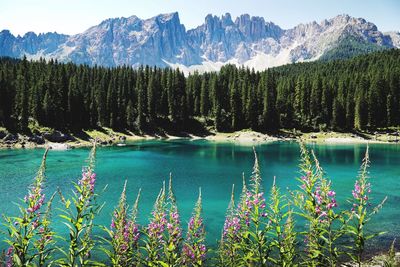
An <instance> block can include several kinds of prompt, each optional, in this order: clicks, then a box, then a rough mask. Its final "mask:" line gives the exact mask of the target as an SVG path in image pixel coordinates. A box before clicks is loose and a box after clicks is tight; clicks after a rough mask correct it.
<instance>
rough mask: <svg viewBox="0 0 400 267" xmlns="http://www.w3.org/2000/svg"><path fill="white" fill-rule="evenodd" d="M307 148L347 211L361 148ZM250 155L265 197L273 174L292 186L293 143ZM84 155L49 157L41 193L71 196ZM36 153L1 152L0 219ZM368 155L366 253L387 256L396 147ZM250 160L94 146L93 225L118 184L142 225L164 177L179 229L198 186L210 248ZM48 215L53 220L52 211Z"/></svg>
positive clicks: (222, 149) (233, 153)
mask: <svg viewBox="0 0 400 267" xmlns="http://www.w3.org/2000/svg"><path fill="white" fill-rule="evenodd" d="M309 147H310V148H311V147H312V149H314V151H315V153H316V155H317V156H318V158H319V160H320V162H321V165H322V167H323V168H324V170H325V171H326V172H327V175H328V177H329V178H330V179H331V180H332V181H333V187H334V189H335V190H336V191H337V193H338V201H339V203H340V205H341V207H342V208H346V207H347V204H346V199H347V198H349V197H350V196H351V190H352V188H353V186H354V179H355V177H356V175H357V172H358V169H359V166H360V164H361V161H362V158H363V156H364V153H365V149H366V145H364V144H351V145H347V144H346V145H325V144H321V145H309ZM256 149H257V152H258V154H259V158H260V164H261V170H262V177H263V183H264V188H265V190H266V191H269V188H270V186H271V184H272V179H273V176H276V180H277V183H278V185H279V186H280V187H281V191H282V192H287V188H289V189H295V188H296V187H297V185H298V182H297V181H296V180H295V177H297V176H298V167H297V166H298V164H299V146H298V144H297V143H294V142H293V143H292V142H276V143H269V144H262V145H257V146H256ZM88 152H89V149H87V148H80V149H74V150H68V151H50V152H49V155H48V162H47V183H46V186H47V188H46V191H47V193H48V195H50V194H51V193H52V192H54V191H55V190H56V189H57V188H58V187H59V188H60V189H61V190H62V191H63V192H64V194H70V193H71V189H72V187H71V181H76V180H77V179H78V178H79V176H80V172H81V166H82V165H83V164H84V162H85V159H86V158H87V156H88ZM42 154H43V150H42V149H33V150H1V151H0V185H1V186H0V214H8V215H12V214H13V212H16V211H17V207H16V205H15V204H13V202H18V198H22V197H23V196H24V195H25V193H26V188H27V186H29V184H30V183H31V181H32V178H33V177H34V176H35V172H36V170H37V168H38V166H39V165H40V160H41V157H42ZM370 157H371V161H372V166H371V169H370V171H371V177H372V178H371V183H372V185H373V193H372V197H373V202H375V203H378V202H379V201H381V200H382V199H383V198H384V197H385V196H387V197H388V200H387V202H386V204H385V206H384V208H383V210H382V211H381V213H379V214H378V215H377V216H376V217H375V218H374V219H373V221H372V222H371V224H370V230H373V231H386V232H387V234H385V235H382V236H381V237H379V239H375V241H374V242H372V243H371V246H370V250H381V249H385V250H386V249H387V248H388V246H389V243H390V242H391V241H392V240H393V238H396V237H397V239H399V238H400V146H399V145H385V144H373V145H370ZM253 162H254V157H253V152H252V147H251V146H241V145H237V144H233V143H215V142H208V141H204V140H196V141H190V140H175V141H145V142H137V143H133V144H130V145H128V146H125V147H104V148H98V151H97V164H96V173H97V175H98V184H97V185H98V188H103V187H104V186H106V185H108V187H107V189H106V191H105V193H104V194H103V195H102V197H101V200H100V202H106V204H105V206H104V209H103V210H102V212H101V214H100V216H99V217H98V219H97V222H98V223H102V224H105V225H109V223H110V215H111V213H112V210H113V209H114V207H115V205H116V203H117V201H118V198H119V195H120V193H121V190H122V186H123V183H124V181H125V180H128V189H127V193H128V200H129V202H130V203H133V201H134V199H135V197H136V194H137V192H138V190H139V188H142V198H141V201H140V220H141V222H142V223H145V222H146V218H147V217H148V216H149V214H150V212H151V208H152V205H153V202H154V200H155V198H156V195H157V194H158V192H159V190H160V188H161V186H162V182H163V181H164V180H165V181H167V180H168V177H169V173H170V172H171V173H172V174H173V184H174V189H175V193H176V196H177V199H178V205H179V209H180V212H181V216H182V220H183V222H184V223H185V224H186V222H187V220H188V218H189V216H190V214H191V212H192V208H193V205H194V203H195V201H196V199H197V194H198V190H199V187H201V188H202V193H203V203H204V206H203V210H204V217H205V223H206V230H207V240H208V242H209V244H210V245H213V244H215V242H216V240H217V239H218V238H219V237H220V233H221V228H222V225H223V221H224V214H225V210H226V207H227V205H228V202H229V199H230V191H231V187H232V184H235V185H237V186H236V190H235V191H236V193H237V195H238V194H239V192H240V190H241V183H242V172H244V173H245V176H246V177H249V176H250V173H251V170H252V166H253ZM56 202H59V200H58V199H57V200H56ZM56 205H57V204H56ZM53 216H54V217H55V218H56V220H58V219H57V212H55V214H54V215H53ZM56 228H57V229H58V230H59V231H65V228H63V226H62V224H60V223H58V224H56ZM98 234H101V233H100V232H98ZM1 247H4V244H1Z"/></svg>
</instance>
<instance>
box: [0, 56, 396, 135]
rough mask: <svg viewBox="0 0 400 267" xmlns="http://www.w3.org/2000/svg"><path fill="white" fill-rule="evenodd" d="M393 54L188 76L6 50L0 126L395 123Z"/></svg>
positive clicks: (231, 127)
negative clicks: (12, 55) (13, 55)
mask: <svg viewBox="0 0 400 267" xmlns="http://www.w3.org/2000/svg"><path fill="white" fill-rule="evenodd" d="M399 62H400V51H399V50H390V51H382V52H376V53H372V54H368V55H363V56H358V57H355V58H353V59H349V60H338V61H330V62H323V61H321V62H310V63H301V64H291V65H286V66H282V67H278V68H272V69H268V70H266V71H262V72H255V71H253V70H250V69H245V68H237V67H235V66H232V65H228V66H225V67H223V68H222V69H221V71H220V72H218V73H215V72H212V73H204V74H198V73H193V74H191V75H189V76H188V77H185V76H184V75H183V73H182V72H180V71H179V70H172V69H160V68H153V67H149V66H143V67H140V68H138V69H133V68H131V67H126V66H123V67H117V68H112V69H110V68H103V67H88V66H85V65H74V64H72V63H69V64H60V63H58V62H56V61H53V60H50V61H48V62H46V61H44V60H40V61H37V62H29V61H27V60H26V59H24V60H13V59H7V58H3V59H0V126H3V127H5V128H7V129H8V130H11V131H16V132H29V131H32V132H33V133H35V125H41V126H47V127H51V128H55V129H59V130H68V131H74V130H81V129H82V128H85V129H87V128H96V127H99V126H101V127H108V128H112V129H114V130H117V129H118V130H126V129H128V130H132V131H135V132H152V131H153V132H154V131H160V130H163V129H166V128H172V129H177V130H181V131H187V132H192V133H193V132H194V131H196V130H198V128H199V126H210V127H213V128H215V129H216V130H217V131H219V132H221V131H237V130H241V129H252V130H256V131H260V132H273V131H275V130H277V129H281V128H285V129H292V128H296V129H300V130H311V129H312V130H321V129H322V130H328V129H331V130H344V131H352V130H360V129H369V130H375V129H377V128H387V127H391V126H399V125H400V112H399V110H400V78H399V77H400V64H399ZM193 119H196V120H193ZM196 122H201V123H202V125H198V123H196Z"/></svg>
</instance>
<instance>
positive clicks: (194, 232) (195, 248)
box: [182, 189, 207, 266]
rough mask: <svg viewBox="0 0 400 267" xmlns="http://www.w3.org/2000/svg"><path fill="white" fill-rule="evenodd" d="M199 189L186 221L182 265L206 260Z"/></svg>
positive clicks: (199, 263) (192, 264) (191, 264)
mask: <svg viewBox="0 0 400 267" xmlns="http://www.w3.org/2000/svg"><path fill="white" fill-rule="evenodd" d="M201 212H202V204H201V189H200V191H199V198H198V200H197V203H196V205H195V208H194V211H193V215H192V217H191V218H190V220H189V223H188V231H187V235H186V239H185V242H184V244H183V248H182V254H183V255H182V262H183V264H184V266H202V265H203V264H204V262H205V260H206V252H207V248H206V246H205V231H204V225H203V218H202V217H201Z"/></svg>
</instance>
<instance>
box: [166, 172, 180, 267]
mask: <svg viewBox="0 0 400 267" xmlns="http://www.w3.org/2000/svg"><path fill="white" fill-rule="evenodd" d="M166 204H167V213H168V216H167V226H166V234H167V237H166V243H165V245H164V252H165V255H166V259H165V261H166V263H167V264H168V265H169V266H175V265H177V264H179V260H180V251H181V243H182V229H181V221H180V216H179V212H178V207H177V204H176V199H175V195H174V192H173V189H172V175H171V174H170V176H169V186H168V198H167V203H166Z"/></svg>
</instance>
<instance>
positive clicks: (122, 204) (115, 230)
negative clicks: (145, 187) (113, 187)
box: [107, 181, 140, 266]
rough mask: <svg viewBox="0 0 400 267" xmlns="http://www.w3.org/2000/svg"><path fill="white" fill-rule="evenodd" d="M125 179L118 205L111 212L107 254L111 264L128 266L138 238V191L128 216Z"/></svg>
mask: <svg viewBox="0 0 400 267" xmlns="http://www.w3.org/2000/svg"><path fill="white" fill-rule="evenodd" d="M126 183H127V182H126V181H125V184H124V188H123V190H122V193H121V197H120V200H119V203H118V207H117V208H116V209H115V211H114V213H113V218H112V220H111V225H110V230H109V231H107V232H108V233H109V236H110V238H111V242H110V243H111V246H112V249H113V251H112V252H108V253H107V254H108V255H109V257H110V260H111V262H112V264H113V266H130V265H132V264H133V263H134V262H135V261H134V257H135V256H137V255H135V254H136V252H137V245H138V240H139V228H138V225H137V224H136V213H137V205H138V200H139V196H140V191H139V194H138V197H137V199H136V202H135V205H134V207H133V214H132V216H131V217H129V216H128V205H127V204H126Z"/></svg>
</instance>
